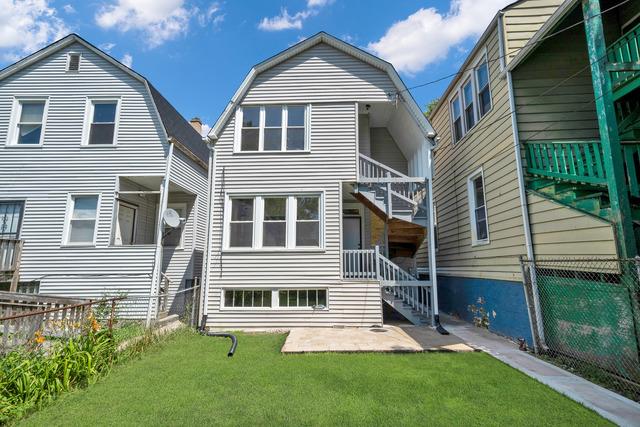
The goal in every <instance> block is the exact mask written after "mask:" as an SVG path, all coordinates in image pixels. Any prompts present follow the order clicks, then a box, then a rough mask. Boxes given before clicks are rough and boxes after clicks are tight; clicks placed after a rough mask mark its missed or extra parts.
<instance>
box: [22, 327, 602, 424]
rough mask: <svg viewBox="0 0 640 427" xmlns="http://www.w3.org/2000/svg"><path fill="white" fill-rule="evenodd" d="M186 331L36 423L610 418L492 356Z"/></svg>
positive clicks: (37, 416) (60, 403) (51, 407)
mask: <svg viewBox="0 0 640 427" xmlns="http://www.w3.org/2000/svg"><path fill="white" fill-rule="evenodd" d="M238 338H239V345H238V350H237V352H236V355H235V357H233V358H228V357H226V352H227V349H228V347H229V340H228V339H223V338H212V337H203V336H199V335H196V334H195V333H191V332H180V333H178V334H176V335H175V336H174V337H171V338H169V339H168V341H167V342H165V343H163V344H161V345H159V346H158V347H157V348H154V349H151V350H149V352H147V353H146V354H144V355H143V357H142V358H141V359H139V360H133V361H129V362H127V363H125V364H123V365H121V366H118V367H117V368H115V369H114V370H113V372H111V373H110V374H109V375H108V376H107V377H105V378H104V379H103V380H101V381H99V382H98V383H97V384H94V385H92V386H90V387H89V388H88V389H86V390H81V391H77V392H74V393H70V394H68V395H66V396H64V397H63V398H61V399H59V400H58V401H56V402H54V403H53V404H51V405H49V406H48V407H46V408H44V409H42V410H41V411H39V412H36V413H34V414H33V415H32V416H31V417H29V418H27V419H26V420H23V422H22V424H24V425H38V426H43V425H47V426H52V425H65V426H66V425H78V426H80V425H82V426H84V425H118V426H121V425H140V424H145V425H209V424H222V425H294V426H303V425H392V424H394V425H416V426H417V425H468V424H473V425H589V426H592V425H606V424H608V423H607V422H606V421H605V420H604V419H602V418H600V417H599V416H598V415H596V414H595V413H593V412H591V411H589V410H587V409H585V408H584V407H582V406H580V405H578V404H577V403H574V402H573V401H571V400H569V399H567V398H565V397H563V396H561V395H560V394H558V393H556V392H554V391H552V390H551V389H549V388H547V387H546V386H544V385H542V384H539V383H537V382H536V381H534V380H532V379H530V378H528V377H526V376H525V375H523V374H521V373H519V372H517V371H515V370H513V369H511V368H510V367H508V366H506V365H504V364H502V363H501V362H499V361H497V360H495V359H493V358H492V357H490V356H488V355H486V354H484V353H463V354H451V353H431V354H429V353H426V354H306V355H286V356H285V355H281V354H280V353H279V350H280V347H281V346H282V344H283V342H284V339H285V336H284V335H243V334H240V335H239V336H238Z"/></svg>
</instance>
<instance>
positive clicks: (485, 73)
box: [476, 59, 491, 118]
mask: <svg viewBox="0 0 640 427" xmlns="http://www.w3.org/2000/svg"><path fill="white" fill-rule="evenodd" d="M476 85H477V88H478V107H479V108H478V117H480V118H482V117H484V116H485V114H487V113H488V112H489V111H490V110H491V89H490V88H489V65H488V64H487V61H486V59H485V60H484V62H483V63H482V64H480V65H478V67H476Z"/></svg>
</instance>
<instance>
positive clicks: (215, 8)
mask: <svg viewBox="0 0 640 427" xmlns="http://www.w3.org/2000/svg"><path fill="white" fill-rule="evenodd" d="M220 10H221V7H220V3H218V2H213V3H211V5H210V6H209V8H208V9H207V10H206V11H204V12H200V11H199V10H198V9H196V13H195V15H196V17H197V20H198V24H200V26H201V27H205V26H207V25H208V24H210V23H211V24H212V25H213V26H214V27H217V26H219V25H220V24H222V21H224V14H220V13H219V12H220Z"/></svg>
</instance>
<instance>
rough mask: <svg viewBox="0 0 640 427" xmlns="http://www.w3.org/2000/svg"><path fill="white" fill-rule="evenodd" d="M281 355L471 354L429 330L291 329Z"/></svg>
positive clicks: (451, 338) (457, 342)
mask: <svg viewBox="0 0 640 427" xmlns="http://www.w3.org/2000/svg"><path fill="white" fill-rule="evenodd" d="M281 351H282V353H318V352H349V353H351V352H380V353H384V352H391V353H394V352H395V353H417V352H423V351H452V352H461V351H474V349H473V348H472V347H469V346H468V345H466V344H465V343H464V342H463V341H462V340H461V339H460V338H458V337H456V336H454V335H448V336H443V335H440V334H438V333H437V332H436V331H434V330H433V329H431V328H426V327H419V328H418V327H416V328H415V329H412V328H404V327H403V328H400V327H398V326H394V325H384V326H383V327H377V328H293V329H291V331H290V332H289V335H288V336H287V340H286V342H285V343H284V346H283V347H282V350H281Z"/></svg>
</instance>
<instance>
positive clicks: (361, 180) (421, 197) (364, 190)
mask: <svg viewBox="0 0 640 427" xmlns="http://www.w3.org/2000/svg"><path fill="white" fill-rule="evenodd" d="M359 170H360V172H359V177H358V182H357V183H356V184H355V185H354V188H353V196H354V197H355V198H356V199H357V200H358V201H360V202H361V203H362V204H364V205H365V206H367V208H369V209H370V210H371V212H373V213H374V214H375V215H376V216H377V217H379V218H380V219H382V220H383V221H385V222H386V223H387V225H388V238H389V245H394V244H395V245H399V246H401V247H403V248H406V249H408V250H409V252H410V255H413V254H415V252H416V251H417V250H418V248H419V247H420V245H421V244H422V241H423V240H424V238H425V237H426V232H427V226H428V219H429V218H428V212H429V210H428V197H427V191H428V186H427V181H426V180H425V178H420V177H417V178H416V177H410V176H407V175H405V174H403V173H401V172H398V171H396V170H394V169H392V168H390V167H388V166H386V165H384V164H382V163H380V162H377V161H376V160H374V159H371V158H369V157H367V156H365V155H363V154H360V159H359Z"/></svg>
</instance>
